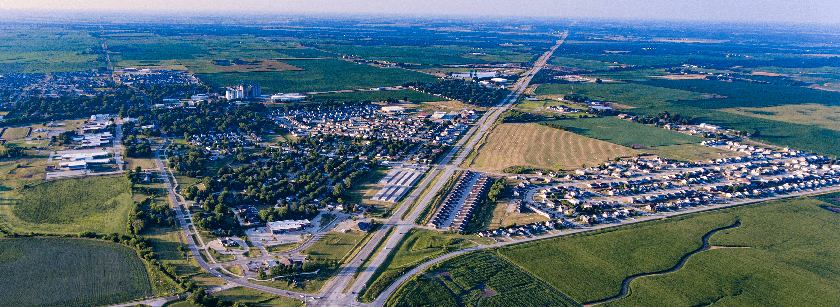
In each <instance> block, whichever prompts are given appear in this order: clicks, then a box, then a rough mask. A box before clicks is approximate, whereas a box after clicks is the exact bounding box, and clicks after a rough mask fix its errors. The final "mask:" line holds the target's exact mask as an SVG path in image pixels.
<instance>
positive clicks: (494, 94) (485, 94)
mask: <svg viewBox="0 0 840 307" xmlns="http://www.w3.org/2000/svg"><path fill="white" fill-rule="evenodd" d="M403 86H406V87H412V88H415V89H417V90H418V91H421V92H425V93H429V94H438V95H442V96H445V97H449V98H451V99H457V100H460V101H462V102H464V103H469V104H474V105H478V106H493V105H497V104H499V103H500V102H502V100H504V99H505V96H507V95H508V94H509V93H510V91H508V90H505V89H498V88H489V87H486V86H482V85H479V84H477V83H475V82H470V81H464V80H460V79H449V80H440V81H438V82H435V83H423V82H411V83H406V84H405V85H403Z"/></svg>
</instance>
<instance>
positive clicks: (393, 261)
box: [359, 228, 475, 302]
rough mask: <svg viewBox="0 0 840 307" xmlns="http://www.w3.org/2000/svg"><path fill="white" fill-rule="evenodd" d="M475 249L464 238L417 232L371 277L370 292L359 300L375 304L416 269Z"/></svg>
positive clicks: (421, 230)
mask: <svg viewBox="0 0 840 307" xmlns="http://www.w3.org/2000/svg"><path fill="white" fill-rule="evenodd" d="M473 246H475V243H473V242H470V241H468V240H466V239H465V237H464V236H460V235H452V236H450V235H446V234H442V233H440V232H437V231H432V230H426V229H418V228H413V229H411V230H409V233H408V234H407V235H406V236H405V237H403V239H402V240H401V241H400V242H399V243H397V246H396V247H394V249H393V250H392V251H391V253H390V254H389V255H388V257H387V258H386V259H385V261H384V262H383V263H382V265H380V266H379V268H378V269H377V270H376V272H375V273H374V274H373V276H371V279H370V280H369V281H368V284H367V287H366V288H365V289H366V290H365V291H364V292H362V293H360V294H359V300H360V301H365V302H371V301H373V300H374V299H376V297H377V296H379V293H382V291H384V290H385V289H387V288H388V287H389V286H390V285H391V284H392V283H394V281H396V280H397V279H398V278H399V277H400V276H402V275H403V274H405V272H408V271H409V270H411V269H412V268H414V267H415V266H417V265H419V264H421V263H423V262H426V261H428V260H431V259H433V258H435V257H437V256H440V255H443V254H446V253H449V252H453V251H457V250H462V249H465V248H469V247H473Z"/></svg>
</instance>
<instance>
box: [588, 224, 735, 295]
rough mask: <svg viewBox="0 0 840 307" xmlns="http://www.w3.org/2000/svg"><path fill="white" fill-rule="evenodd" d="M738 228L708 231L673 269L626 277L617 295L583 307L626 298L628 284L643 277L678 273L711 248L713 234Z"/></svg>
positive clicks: (729, 227) (732, 226)
mask: <svg viewBox="0 0 840 307" xmlns="http://www.w3.org/2000/svg"><path fill="white" fill-rule="evenodd" d="M739 226H741V221H735V223H734V224H732V225H729V226H726V227H722V228H718V229H715V230H712V231H709V232H708V233H706V234H705V235H704V236H703V246H702V247H700V248H698V249H695V250H694V251H692V252H690V253H688V254H685V256H683V257H682V259H680V262H679V263H677V265H676V266H674V267H673V268H670V269H668V270H665V271H659V272H654V273H642V274H636V275H633V276H630V277H627V278H625V279H624V281H623V282H622V283H621V293H619V294H618V295H616V296H613V297H610V298H606V299H603V300H600V301H595V302H591V303H588V304H585V305H583V306H585V307H590V306H594V305H598V304H603V303H607V302H612V301H615V300H618V299H622V298H624V297H626V296H627V295H628V294H630V282H631V281H633V280H634V279H636V278H639V277H645V276H654V275H662V274H668V273H673V272H676V271H678V270H679V269H681V268H682V267H683V265H685V262H686V261H688V258H690V257H691V256H692V255H694V254H696V253H699V252H702V251H707V250H709V249H711V248H712V246H711V245H710V244H709V238H710V237H711V236H712V235H713V234H715V233H717V232H718V231H721V230H727V229H732V228H736V227H739Z"/></svg>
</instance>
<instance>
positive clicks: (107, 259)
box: [0, 238, 152, 306]
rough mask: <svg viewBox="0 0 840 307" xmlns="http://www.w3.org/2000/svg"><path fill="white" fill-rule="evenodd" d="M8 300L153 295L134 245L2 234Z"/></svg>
mask: <svg viewBox="0 0 840 307" xmlns="http://www.w3.org/2000/svg"><path fill="white" fill-rule="evenodd" d="M0 279H2V280H3V282H2V283H0V302H3V305H5V306H101V305H111V304H116V303H122V302H126V301H131V300H134V299H138V298H143V297H149V296H152V287H151V284H150V282H149V276H148V273H147V271H146V268H145V266H144V264H143V262H142V261H141V260H140V258H139V257H138V256H137V253H136V252H135V251H134V250H132V249H131V248H128V247H125V246H122V245H119V244H115V243H110V242H102V241H95V240H87V239H56V238H24V239H0Z"/></svg>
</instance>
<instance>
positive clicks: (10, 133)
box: [0, 127, 32, 141]
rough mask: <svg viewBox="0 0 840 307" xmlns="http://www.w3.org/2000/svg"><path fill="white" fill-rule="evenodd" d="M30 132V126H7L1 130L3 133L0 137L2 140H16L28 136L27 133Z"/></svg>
mask: <svg viewBox="0 0 840 307" xmlns="http://www.w3.org/2000/svg"><path fill="white" fill-rule="evenodd" d="M30 132H32V128H31V127H8V128H6V129H4V130H3V135H2V136H0V139H4V140H9V141H11V140H18V139H22V138H25V137H28V136H29V133H30Z"/></svg>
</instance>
